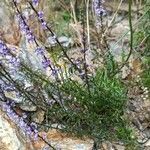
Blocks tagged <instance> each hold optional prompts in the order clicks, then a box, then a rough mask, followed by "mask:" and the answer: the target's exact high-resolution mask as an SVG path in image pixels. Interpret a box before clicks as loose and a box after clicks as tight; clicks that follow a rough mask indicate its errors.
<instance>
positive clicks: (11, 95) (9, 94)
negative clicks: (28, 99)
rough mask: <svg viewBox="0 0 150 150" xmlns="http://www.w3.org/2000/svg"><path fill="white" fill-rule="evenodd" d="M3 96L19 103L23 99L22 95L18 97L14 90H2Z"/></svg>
mask: <svg viewBox="0 0 150 150" xmlns="http://www.w3.org/2000/svg"><path fill="white" fill-rule="evenodd" d="M4 93H5V96H6V97H7V98H9V99H12V100H13V101H15V102H16V103H21V102H22V101H23V97H18V96H17V94H16V92H15V91H9V92H8V91H4Z"/></svg>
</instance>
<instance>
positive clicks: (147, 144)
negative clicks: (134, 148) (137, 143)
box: [144, 140, 150, 148]
mask: <svg viewBox="0 0 150 150" xmlns="http://www.w3.org/2000/svg"><path fill="white" fill-rule="evenodd" d="M144 146H146V147H149V148H150V140H148V141H147V142H146V143H145V144H144Z"/></svg>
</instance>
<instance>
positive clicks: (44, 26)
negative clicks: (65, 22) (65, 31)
mask: <svg viewBox="0 0 150 150" xmlns="http://www.w3.org/2000/svg"><path fill="white" fill-rule="evenodd" d="M42 28H43V29H47V23H46V22H45V21H44V20H42Z"/></svg>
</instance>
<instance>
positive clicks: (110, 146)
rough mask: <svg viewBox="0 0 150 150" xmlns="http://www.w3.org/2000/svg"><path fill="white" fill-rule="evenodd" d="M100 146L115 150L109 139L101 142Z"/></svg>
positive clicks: (104, 148)
mask: <svg viewBox="0 0 150 150" xmlns="http://www.w3.org/2000/svg"><path fill="white" fill-rule="evenodd" d="M102 148H103V150H115V149H114V148H113V145H112V144H111V143H110V142H109V141H106V142H103V143H102Z"/></svg>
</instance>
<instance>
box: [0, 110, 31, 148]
mask: <svg viewBox="0 0 150 150" xmlns="http://www.w3.org/2000/svg"><path fill="white" fill-rule="evenodd" d="M0 150H33V148H32V144H30V143H29V142H28V140H27V138H26V137H25V136H24V135H22V134H20V133H19V130H18V128H17V127H16V126H15V125H14V124H13V123H12V122H11V121H10V120H9V118H8V117H7V116H6V115H5V114H4V113H3V112H2V111H1V110H0Z"/></svg>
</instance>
